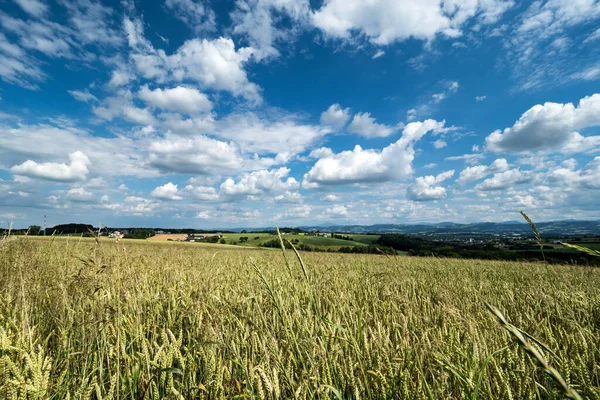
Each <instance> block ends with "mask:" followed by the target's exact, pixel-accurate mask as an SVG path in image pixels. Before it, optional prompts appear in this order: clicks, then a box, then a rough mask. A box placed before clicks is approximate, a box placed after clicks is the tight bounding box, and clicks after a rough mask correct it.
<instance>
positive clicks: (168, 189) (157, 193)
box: [150, 182, 183, 200]
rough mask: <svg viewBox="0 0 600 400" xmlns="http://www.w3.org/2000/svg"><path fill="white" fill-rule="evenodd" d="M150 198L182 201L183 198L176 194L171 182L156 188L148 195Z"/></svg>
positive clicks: (174, 186) (175, 187) (176, 190)
mask: <svg viewBox="0 0 600 400" xmlns="http://www.w3.org/2000/svg"><path fill="white" fill-rule="evenodd" d="M150 196H152V197H154V198H156V199H161V200H182V199H183V197H181V196H180V195H179V194H178V189H177V185H175V184H173V183H172V182H169V183H165V184H164V185H162V186H158V187H156V188H155V189H154V190H153V191H152V192H151V193H150Z"/></svg>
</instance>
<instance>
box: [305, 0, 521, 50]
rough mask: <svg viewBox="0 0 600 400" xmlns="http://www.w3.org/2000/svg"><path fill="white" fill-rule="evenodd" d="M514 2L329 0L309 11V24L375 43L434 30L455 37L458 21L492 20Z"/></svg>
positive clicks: (423, 37) (339, 35)
mask: <svg viewBox="0 0 600 400" xmlns="http://www.w3.org/2000/svg"><path fill="white" fill-rule="evenodd" d="M513 4H514V3H513V2H512V1H502V0H489V1H469V0H457V1H453V2H452V3H451V4H447V3H441V2H439V1H431V0H418V1H396V0H378V1H367V2H365V1H360V0H329V1H325V2H324V4H323V5H322V7H321V8H320V9H319V10H317V11H315V12H313V13H312V16H311V17H312V22H313V24H314V25H315V26H316V27H318V28H319V29H321V30H322V31H323V32H324V33H325V34H326V35H328V36H329V37H333V38H340V39H350V38H352V37H353V34H355V33H356V34H357V35H360V36H364V37H366V38H367V39H368V40H369V41H371V42H372V43H373V44H376V45H388V44H391V43H393V42H396V41H402V40H406V39H409V38H416V39H421V40H428V41H429V40H433V39H434V38H435V37H436V36H437V35H438V34H439V35H443V36H446V37H457V36H460V35H461V34H462V31H461V27H462V25H463V24H464V23H465V22H466V21H468V20H469V19H472V18H473V17H477V20H478V22H479V23H481V24H487V23H493V22H496V21H497V20H498V18H499V17H500V16H501V15H502V14H503V13H504V12H505V11H506V10H508V9H509V8H510V7H512V5H513Z"/></svg>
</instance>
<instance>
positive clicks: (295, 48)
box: [0, 0, 600, 228]
mask: <svg viewBox="0 0 600 400" xmlns="http://www.w3.org/2000/svg"><path fill="white" fill-rule="evenodd" d="M519 209H522V210H525V211H526V212H527V213H528V214H529V215H530V216H531V217H532V218H533V219H534V220H536V221H548V220H560V219H598V218H600V1H596V0H572V1H568V2H567V1H563V0H548V1H535V2H528V1H518V0H369V1H365V0H325V1H321V0H235V1H223V0H219V1H216V0H157V1H152V2H149V1H143V2H142V1H132V0H122V1H121V0H119V1H108V0H103V1H98V0H57V1H48V0H0V224H9V223H10V222H14V224H15V226H17V227H26V226H28V225H30V224H37V225H42V224H43V219H44V215H46V216H47V223H48V226H52V225H54V224H58V223H68V222H82V223H91V224H94V225H95V226H97V225H98V223H100V222H101V223H102V224H104V225H108V226H155V227H159V226H160V227H193V228H217V227H220V228H228V227H264V226H274V225H279V226H301V225H316V224H361V225H370V224H377V223H396V224H403V223H420V222H427V223H431V222H441V221H452V222H459V223H469V222H479V221H496V222H500V221H508V220H518V219H519V215H518V212H517V211H518V210H519Z"/></svg>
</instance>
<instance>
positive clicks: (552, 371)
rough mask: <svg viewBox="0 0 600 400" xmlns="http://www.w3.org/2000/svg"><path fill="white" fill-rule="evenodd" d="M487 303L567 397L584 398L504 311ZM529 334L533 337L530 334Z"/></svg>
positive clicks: (578, 399) (502, 324)
mask: <svg viewBox="0 0 600 400" xmlns="http://www.w3.org/2000/svg"><path fill="white" fill-rule="evenodd" d="M486 305H487V307H488V309H489V310H490V311H491V312H492V313H493V314H494V315H495V316H496V319H497V320H498V322H499V323H500V325H501V326H502V327H503V328H504V329H505V330H506V331H507V332H508V333H510V334H511V335H512V336H513V337H515V338H516V339H517V343H518V344H519V346H520V347H521V348H522V349H523V350H525V351H526V352H527V354H529V355H530V356H531V357H532V358H533V359H534V361H536V363H537V364H538V365H539V366H540V367H541V368H542V369H543V370H544V372H546V373H547V374H548V375H550V377H551V378H552V379H553V380H554V382H556V383H557V384H558V386H559V387H560V388H561V390H562V392H563V393H564V395H565V396H566V397H567V398H569V399H573V400H582V397H581V396H580V395H579V393H577V391H575V389H573V388H572V387H570V386H569V385H568V384H567V382H566V381H565V380H564V378H563V377H562V375H561V374H560V373H559V372H558V370H557V369H556V368H554V367H553V366H551V365H550V363H549V362H548V361H547V360H546V359H545V358H544V356H543V355H542V353H540V351H539V350H538V349H537V348H536V347H534V346H533V345H532V344H531V343H529V340H527V338H526V337H525V336H524V335H523V333H521V332H522V331H521V330H520V329H519V328H517V327H516V326H514V325H512V324H511V323H509V322H508V321H507V320H506V318H505V317H504V315H503V314H502V312H501V311H500V310H498V309H497V308H496V307H494V306H492V305H491V304H488V303H486ZM527 336H529V337H531V336H530V335H527Z"/></svg>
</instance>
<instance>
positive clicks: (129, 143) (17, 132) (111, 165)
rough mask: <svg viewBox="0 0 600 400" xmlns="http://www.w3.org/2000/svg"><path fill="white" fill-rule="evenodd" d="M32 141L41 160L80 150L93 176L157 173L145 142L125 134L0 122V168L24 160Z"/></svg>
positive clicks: (147, 174) (141, 175) (28, 155)
mask: <svg viewBox="0 0 600 400" xmlns="http://www.w3.org/2000/svg"><path fill="white" fill-rule="evenodd" d="M31 143H35V144H36V147H35V151H36V155H37V157H39V158H40V159H41V160H43V161H52V160H56V159H66V158H67V157H68V156H69V154H71V153H75V152H78V151H79V152H82V153H84V154H85V155H86V156H87V157H89V160H90V163H89V164H88V165H87V168H89V169H90V172H92V173H93V174H94V175H103V176H117V175H122V176H137V177H148V176H154V175H156V174H157V173H158V172H157V171H156V170H155V169H153V168H150V167H149V166H148V162H147V157H148V155H147V147H146V146H147V143H145V142H139V141H135V140H133V139H131V138H128V137H125V136H120V135H117V136H114V137H101V136H94V135H92V134H91V133H90V132H89V131H87V130H83V129H78V128H76V127H72V126H65V127H61V128H58V127H56V126H53V125H46V124H40V125H23V124H21V125H19V126H18V127H16V128H13V127H10V126H4V125H0V168H2V167H4V168H9V167H10V166H12V165H15V164H20V163H23V162H24V161H25V160H27V159H28V158H29V157H30V155H31V151H32V148H31Z"/></svg>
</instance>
